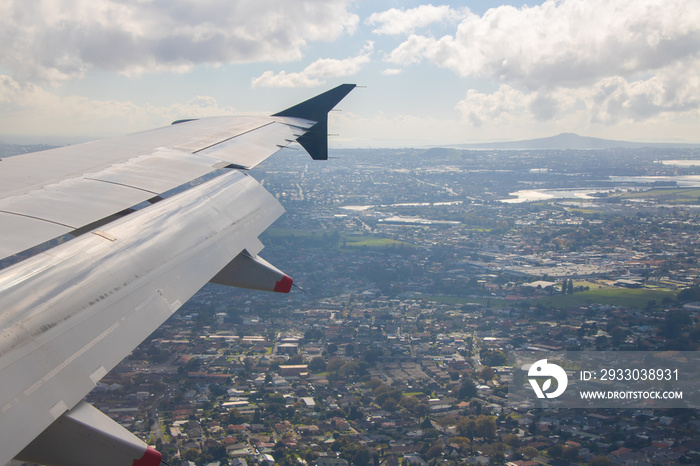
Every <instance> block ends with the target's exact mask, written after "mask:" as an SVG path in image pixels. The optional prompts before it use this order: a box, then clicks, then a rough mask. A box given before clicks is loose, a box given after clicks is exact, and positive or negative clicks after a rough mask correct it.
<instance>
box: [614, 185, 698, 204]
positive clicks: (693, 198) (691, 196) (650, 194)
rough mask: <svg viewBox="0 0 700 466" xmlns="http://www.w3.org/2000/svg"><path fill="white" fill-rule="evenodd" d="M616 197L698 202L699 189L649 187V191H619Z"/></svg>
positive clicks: (677, 202)
mask: <svg viewBox="0 0 700 466" xmlns="http://www.w3.org/2000/svg"><path fill="white" fill-rule="evenodd" d="M616 197H619V198H620V199H654V200H656V201H660V202H666V203H669V204H698V203H700V189H699V188H670V189H650V190H649V191H641V192H625V193H620V194H618V195H616Z"/></svg>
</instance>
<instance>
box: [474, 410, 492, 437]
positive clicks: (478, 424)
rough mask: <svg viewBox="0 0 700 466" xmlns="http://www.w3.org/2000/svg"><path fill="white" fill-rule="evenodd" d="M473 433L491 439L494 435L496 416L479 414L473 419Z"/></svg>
mask: <svg viewBox="0 0 700 466" xmlns="http://www.w3.org/2000/svg"><path fill="white" fill-rule="evenodd" d="M475 433H476V435H477V436H479V437H484V438H487V439H493V438H494V437H496V418H495V417H493V416H483V415H482V416H479V417H477V418H476V421H475Z"/></svg>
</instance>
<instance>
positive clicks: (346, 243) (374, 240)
mask: <svg viewBox="0 0 700 466" xmlns="http://www.w3.org/2000/svg"><path fill="white" fill-rule="evenodd" d="M264 234H265V236H267V237H269V238H284V239H292V240H293V239H297V240H300V241H308V242H309V243H312V244H317V245H318V246H319V247H321V246H324V247H328V246H329V244H330V242H331V241H332V237H333V233H329V232H324V231H317V230H297V229H289V228H269V229H268V230H266V231H265V233H264ZM335 246H337V247H346V248H357V247H363V246H365V247H370V248H381V247H391V246H407V247H415V245H413V244H411V243H406V242H402V241H396V240H393V239H390V238H382V237H379V236H372V235H359V234H356V233H338V235H337V243H336V245H335Z"/></svg>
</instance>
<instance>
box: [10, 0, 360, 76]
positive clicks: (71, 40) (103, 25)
mask: <svg viewBox="0 0 700 466" xmlns="http://www.w3.org/2000/svg"><path fill="white" fill-rule="evenodd" d="M349 3H350V0H294V1H292V0H285V1H278V0H236V1H229V0H197V1H194V0H169V1H156V2H150V1H149V2H144V1H139V0H71V1H62V2H55V1H53V0H36V1H31V2H27V1H23V0H7V1H5V2H3V5H2V6H1V7H0V13H2V14H0V39H1V40H2V43H3V47H2V48H1V49H0V65H2V66H3V67H4V68H5V69H6V70H8V71H9V72H10V73H11V74H12V75H13V76H14V77H15V78H17V79H22V80H34V81H58V80H64V79H71V78H76V77H80V76H82V75H83V74H84V73H85V71H86V70H87V69H89V68H91V67H96V68H101V69H105V70H109V71H116V72H119V73H122V74H136V73H143V72H149V71H158V70H168V71H183V70H187V69H189V68H191V67H192V66H194V65H197V64H207V63H208V64H218V63H246V62H253V61H256V62H257V61H290V60H295V59H299V58H300V57H301V56H302V50H303V48H304V47H305V46H306V44H307V43H308V42H309V41H321V40H333V39H336V38H337V37H339V36H340V35H341V34H344V33H353V32H354V31H355V29H356V27H357V23H358V21H359V19H358V17H357V16H356V15H354V14H352V13H350V12H349V11H348V10H347V5H348V4H349Z"/></svg>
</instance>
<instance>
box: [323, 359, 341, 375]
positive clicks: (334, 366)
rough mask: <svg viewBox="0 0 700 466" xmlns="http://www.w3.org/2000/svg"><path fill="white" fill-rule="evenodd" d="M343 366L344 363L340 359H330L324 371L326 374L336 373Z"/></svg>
mask: <svg viewBox="0 0 700 466" xmlns="http://www.w3.org/2000/svg"><path fill="white" fill-rule="evenodd" d="M344 364H345V361H343V360H342V359H341V358H331V359H329V360H328V364H326V370H327V371H328V372H336V373H337V372H338V371H339V370H340V368H341V367H343V365H344Z"/></svg>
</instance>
